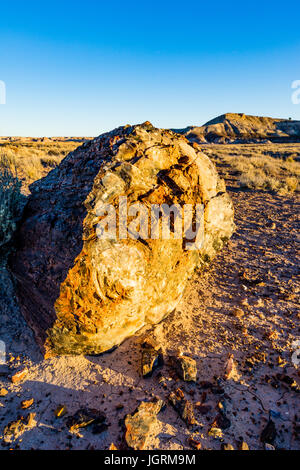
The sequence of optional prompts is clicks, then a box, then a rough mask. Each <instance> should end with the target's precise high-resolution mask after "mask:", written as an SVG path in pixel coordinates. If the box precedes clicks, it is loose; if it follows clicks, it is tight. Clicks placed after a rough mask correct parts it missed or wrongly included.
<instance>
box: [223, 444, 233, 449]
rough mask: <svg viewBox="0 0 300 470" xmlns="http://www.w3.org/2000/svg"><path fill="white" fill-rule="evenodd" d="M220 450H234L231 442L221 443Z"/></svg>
mask: <svg viewBox="0 0 300 470" xmlns="http://www.w3.org/2000/svg"><path fill="white" fill-rule="evenodd" d="M222 450H234V447H233V445H232V444H222Z"/></svg>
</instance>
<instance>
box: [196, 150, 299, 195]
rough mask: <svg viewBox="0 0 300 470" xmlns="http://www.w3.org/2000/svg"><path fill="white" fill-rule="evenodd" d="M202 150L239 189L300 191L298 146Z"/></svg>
mask: <svg viewBox="0 0 300 470" xmlns="http://www.w3.org/2000/svg"><path fill="white" fill-rule="evenodd" d="M203 151H205V152H206V153H208V154H209V156H210V157H211V158H213V160H214V161H215V163H216V164H217V166H220V167H223V172H224V167H227V168H228V169H227V176H229V175H230V174H231V175H235V176H236V177H237V178H238V180H239V183H240V186H241V187H247V188H251V189H260V190H265V191H274V192H276V193H279V194H285V193H293V192H295V191H299V190H300V184H299V177H300V144H267V145H266V144H256V145H253V144H245V145H211V146H209V147H207V146H205V147H204V146H203ZM225 177H226V174H225Z"/></svg>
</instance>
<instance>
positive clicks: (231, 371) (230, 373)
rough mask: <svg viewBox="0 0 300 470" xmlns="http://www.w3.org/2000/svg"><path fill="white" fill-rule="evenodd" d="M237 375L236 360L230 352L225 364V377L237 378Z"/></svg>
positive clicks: (226, 378) (228, 378) (227, 378)
mask: <svg viewBox="0 0 300 470" xmlns="http://www.w3.org/2000/svg"><path fill="white" fill-rule="evenodd" d="M236 376H237V366H236V362H235V360H234V356H233V354H229V356H228V360H227V362H226V365H225V374H224V379H225V380H230V379H235V378H236Z"/></svg>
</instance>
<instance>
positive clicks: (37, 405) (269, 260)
mask: <svg viewBox="0 0 300 470" xmlns="http://www.w3.org/2000/svg"><path fill="white" fill-rule="evenodd" d="M231 190H232V191H231V195H232V198H233V201H234V205H235V210H236V225H237V231H236V233H235V235H234V236H233V238H232V239H231V241H230V242H229V244H228V246H227V247H226V248H225V249H224V250H223V251H222V252H221V253H220V254H219V255H218V257H217V258H216V259H215V260H214V261H213V263H212V264H211V265H210V267H209V268H207V269H206V270H205V271H204V272H203V273H201V274H197V275H195V276H194V279H193V280H191V282H190V283H189V286H188V288H187V290H186V293H185V296H184V299H183V300H182V301H181V303H180V305H179V306H178V308H177V309H176V311H175V312H174V313H173V314H171V315H170V316H169V317H168V318H167V319H166V320H164V321H162V322H161V323H160V324H159V325H157V326H156V327H154V328H153V329H152V330H150V333H151V334H152V335H153V336H154V337H155V338H156V339H157V340H158V341H159V342H160V343H161V345H162V346H163V347H164V349H165V352H166V358H167V356H168V354H172V353H173V352H174V351H176V350H177V349H178V348H181V349H182V351H183V352H184V353H185V354H187V355H190V356H191V357H193V358H195V359H196V361H197V365H198V383H197V384H196V385H189V384H184V383H182V381H180V380H178V379H177V378H176V375H175V374H174V373H173V371H172V369H171V367H169V365H168V364H166V365H165V366H164V367H163V369H162V370H161V374H162V375H163V376H164V377H165V378H166V379H167V380H166V381H165V382H164V383H165V385H163V382H160V381H159V377H160V375H159V371H156V372H155V374H154V375H153V377H152V378H150V379H142V378H141V377H140V373H139V369H140V359H141V348H140V342H141V339H142V337H141V336H136V337H133V338H131V339H129V340H127V341H126V342H125V343H123V344H122V345H121V346H120V347H119V348H118V349H116V350H115V351H113V352H111V353H107V354H104V355H102V356H99V357H73V356H72V357H58V358H52V359H48V360H43V359H42V358H41V356H40V354H39V352H38V350H37V347H36V345H35V343H34V341H33V338H32V334H31V331H30V330H29V328H28V327H27V326H26V325H25V324H24V321H23V320H22V318H21V317H20V315H19V313H18V309H17V308H16V305H15V304H14V300H13V291H12V286H11V284H10V282H9V279H8V278H7V274H6V272H5V270H4V269H2V271H1V287H0V289H1V308H0V339H1V340H3V341H5V342H6V346H7V353H8V354H7V357H8V360H10V358H11V362H9V366H10V367H11V368H13V367H15V366H16V365H18V364H19V363H20V364H27V365H28V367H29V374H28V376H27V380H26V381H25V382H24V383H22V384H19V385H13V384H12V383H11V382H10V381H9V379H8V378H7V377H5V376H4V377H0V389H1V387H4V388H6V389H7V390H8V392H9V393H8V394H7V395H6V396H5V397H2V398H0V435H1V436H2V437H3V430H4V427H5V425H7V423H8V422H10V421H12V420H14V419H16V417H17V416H18V415H19V414H23V415H27V414H28V412H29V411H32V412H35V413H36V420H37V424H36V426H34V427H33V428H32V429H29V430H27V431H26V432H24V434H23V435H22V436H20V437H19V438H18V439H16V440H13V441H12V442H11V443H9V444H6V443H5V442H4V441H3V439H1V440H0V446H2V447H3V448H16V447H19V448H21V449H66V448H73V449H89V448H95V449H103V448H104V449H105V448H108V446H109V445H110V444H111V443H112V442H114V444H115V445H117V446H118V445H120V441H121V437H122V426H121V424H122V421H123V418H124V416H125V415H126V414H127V413H132V412H133V411H134V410H135V408H136V407H137V405H138V403H139V401H140V400H145V399H149V398H151V397H154V396H159V397H161V398H163V399H166V397H167V395H168V393H169V392H170V391H171V390H173V389H174V388H176V387H178V386H180V387H181V388H182V390H184V391H185V392H186V396H187V397H188V398H189V399H190V400H191V401H192V402H193V403H197V402H199V401H201V399H202V400H203V399H204V397H205V394H204V393H203V392H206V394H207V396H206V401H205V405H209V406H210V407H211V408H210V410H209V411H208V412H207V414H206V415H203V414H201V413H200V411H201V409H200V411H199V409H198V408H196V418H197V420H198V422H199V427H198V428H197V431H198V432H199V434H198V436H197V438H198V439H199V440H200V441H201V442H202V447H203V448H208V449H220V448H221V444H222V442H221V440H220V438H213V437H211V436H209V435H208V431H209V429H210V427H211V424H212V422H213V421H214V418H215V416H216V415H217V411H216V407H217V405H218V402H219V401H220V400H221V401H222V402H223V406H224V407H225V408H224V409H226V416H227V417H228V418H229V419H230V421H231V425H230V427H229V428H228V429H226V430H223V439H224V442H230V443H231V444H232V445H233V446H234V447H235V448H237V447H238V442H239V440H241V439H243V440H244V441H246V442H247V443H248V445H249V447H250V449H262V448H263V444H262V443H261V442H260V434H261V432H262V430H263V428H264V427H265V425H266V423H267V420H268V418H269V416H270V415H271V417H272V420H273V421H274V423H275V426H276V429H277V437H276V440H275V444H274V445H275V447H276V448H283V449H300V441H299V425H300V410H299V402H300V401H299V397H300V395H299V393H297V391H295V386H293V387H292V386H290V385H288V384H285V383H284V381H282V380H279V379H278V377H276V376H277V374H281V375H282V374H283V375H286V376H288V377H290V378H292V379H294V380H295V381H298V383H299V375H297V369H296V367H295V366H294V365H293V362H292V354H293V347H292V343H293V341H295V340H297V339H299V338H300V334H299V333H300V332H299V310H298V306H299V258H298V259H297V254H299V252H297V248H298V247H299V245H298V240H297V236H298V233H299V223H298V220H297V214H298V213H299V206H298V205H297V202H299V198H298V196H295V195H294V196H288V197H287V196H274V195H271V194H268V193H263V192H254V191H253V192H251V191H249V192H242V191H238V190H237V189H236V188H235V187H231ZM273 224H275V225H273ZM297 224H298V225H297ZM237 309H239V310H237ZM229 353H233V355H234V359H235V361H236V368H237V370H236V372H235V374H234V376H233V378H230V379H228V380H224V372H225V366H226V362H227V356H228V354H229ZM247 360H248V362H247ZM298 370H299V369H298ZM218 379H219V381H218ZM202 381H209V382H212V383H216V382H217V381H218V383H219V386H220V387H221V388H223V389H224V394H221V395H220V394H216V392H215V390H214V389H213V390H211V389H209V388H208V389H204V388H203V385H204V384H203V383H202V384H201V383H200V382H202ZM213 391H214V392H215V393H213ZM30 398H34V404H33V405H32V406H31V408H30V409H29V410H26V411H23V410H21V409H20V403H21V401H23V400H25V399H30ZM59 404H64V405H66V407H67V409H68V415H70V414H73V413H75V412H76V410H77V409H78V408H80V407H91V408H96V409H99V410H103V411H104V412H106V413H107V417H108V422H109V424H110V426H109V428H108V430H107V431H106V432H104V433H102V434H100V435H93V434H92V432H91V430H90V429H89V428H86V429H83V430H82V431H80V435H74V434H71V433H69V431H68V429H67V427H66V424H65V418H55V415H54V411H55V409H56V407H57V406H58V405H59ZM119 404H122V405H123V406H124V407H123V409H121V410H117V409H116V408H117V406H118V405H119ZM202 411H203V408H202ZM158 418H159V421H160V423H159V426H158V428H157V435H156V436H154V437H152V438H151V439H150V440H149V443H148V448H155V449H183V448H184V449H186V448H189V444H188V438H189V436H190V435H191V434H192V433H191V431H190V430H188V429H187V427H186V425H185V423H184V422H183V421H182V420H181V419H180V418H179V417H178V415H177V414H176V412H175V411H174V410H173V409H172V408H171V407H170V406H167V408H166V409H165V411H162V412H161V413H160V414H159V415H158ZM193 435H194V434H193Z"/></svg>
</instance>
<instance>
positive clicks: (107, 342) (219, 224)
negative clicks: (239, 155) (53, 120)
mask: <svg viewBox="0 0 300 470" xmlns="http://www.w3.org/2000/svg"><path fill="white" fill-rule="evenodd" d="M30 189H31V192H32V194H31V196H30V197H29V200H28V204H27V206H26V208H25V212H24V216H23V221H22V224H21V226H20V229H19V232H18V234H17V250H16V252H15V253H14V256H13V257H12V258H11V259H10V268H11V271H12V272H13V274H14V276H15V278H16V287H17V296H18V299H19V303H20V308H21V311H22V313H23V315H24V317H25V319H26V320H27V322H28V323H29V325H30V326H31V327H32V329H33V330H34V332H35V335H36V338H37V341H38V343H39V344H40V346H41V349H42V351H43V352H44V354H45V355H46V356H51V355H57V354H82V353H84V354H97V353H101V352H103V351H106V350H109V349H111V348H112V347H114V346H116V345H118V344H120V343H121V342H122V341H123V340H124V339H125V338H127V337H128V336H130V335H132V334H134V333H135V332H137V331H138V330H139V329H140V328H142V327H143V326H145V325H147V324H155V323H157V322H159V321H161V320H162V319H163V318H164V317H165V316H166V315H167V314H168V313H170V312H171V311H172V310H173V309H174V308H175V307H176V305H177V303H178V301H179V300H180V298H181V296H182V294H183V291H184V287H185V285H186V282H187V279H188V278H189V276H190V275H191V274H192V272H193V270H194V269H195V267H196V266H200V265H201V264H203V263H204V262H206V261H208V260H209V259H210V258H212V257H213V256H214V255H215V254H216V252H217V251H218V250H219V249H220V248H221V247H222V245H223V243H224V242H225V241H226V240H228V238H229V237H230V236H231V234H232V232H233V230H234V223H233V207H232V203H231V200H230V198H229V196H228V194H227V193H226V190H225V185H224V182H223V180H221V179H220V178H219V177H218V174H217V172H216V169H215V167H214V165H213V163H212V162H211V161H210V159H209V158H208V157H207V156H206V155H204V154H203V153H201V152H200V151H199V149H198V146H197V145H196V144H193V145H191V144H189V143H188V141H187V140H186V138H185V137H183V136H180V135H178V134H175V133H173V132H171V131H166V130H160V129H156V128H154V127H153V126H152V125H151V124H150V123H148V122H146V123H144V124H142V125H137V126H124V127H120V128H118V129H115V130H113V131H112V132H109V133H106V134H103V135H101V136H99V137H98V138H96V139H94V140H92V141H90V142H86V143H85V144H83V145H82V146H81V147H79V148H77V149H76V150H75V151H74V152H72V153H70V154H69V155H68V156H67V157H66V158H65V159H64V160H63V161H62V162H61V164H60V165H59V166H58V167H57V168H56V169H54V170H53V171H51V172H50V173H49V174H48V176H46V177H45V178H43V179H41V180H39V181H37V182H35V183H34V184H32V185H31V187H30ZM120 196H122V197H125V196H126V197H127V206H128V207H129V206H131V205H132V204H134V203H137V202H139V203H142V204H143V206H144V207H146V208H149V210H150V207H152V205H153V204H158V205H161V204H168V205H169V206H170V205H172V204H179V205H180V206H183V205H184V204H191V205H192V207H194V206H195V205H196V204H203V207H204V213H203V215H202V218H201V230H202V231H201V230H200V231H199V233H200V232H201V234H202V238H201V240H200V239H199V240H198V238H197V237H198V235H197V236H195V243H196V244H197V248H199V249H193V250H191V249H188V243H187V240H186V239H184V238H176V237H174V236H173V238H172V237H171V238H170V239H162V237H161V236H160V237H159V238H157V239H150V238H147V237H146V236H143V235H141V236H140V237H139V238H135V239H134V238H130V237H129V236H128V237H127V238H125V239H124V238H122V239H120V237H119V231H118V230H117V235H114V234H110V236H109V238H106V239H103V238H101V237H100V236H99V233H101V230H100V232H99V223H101V221H103V219H104V212H103V207H105V204H110V205H111V206H112V207H113V208H115V210H116V214H117V225H118V227H117V228H119V227H120V226H121V225H122V224H121V218H120V217H119V216H120V213H119V212H120V210H119V201H120V199H119V197H120ZM111 206H110V207H111ZM129 219H130V220H131V219H132V217H131V218H130V217H129ZM193 226H194V225H193ZM130 227H131V225H130ZM136 227H137V228H136V231H137V232H139V229H140V226H139V225H138V224H137V226H136ZM129 232H130V230H129ZM139 233H140V232H139ZM171 235H172V233H171ZM173 235H174V234H173ZM199 241H201V243H198V242H199Z"/></svg>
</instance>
